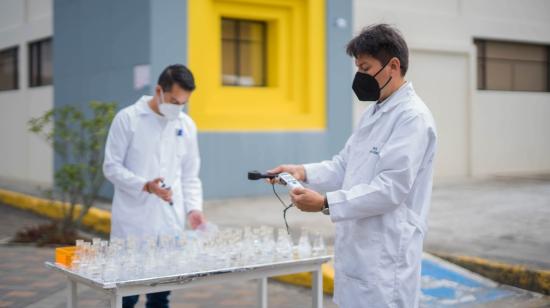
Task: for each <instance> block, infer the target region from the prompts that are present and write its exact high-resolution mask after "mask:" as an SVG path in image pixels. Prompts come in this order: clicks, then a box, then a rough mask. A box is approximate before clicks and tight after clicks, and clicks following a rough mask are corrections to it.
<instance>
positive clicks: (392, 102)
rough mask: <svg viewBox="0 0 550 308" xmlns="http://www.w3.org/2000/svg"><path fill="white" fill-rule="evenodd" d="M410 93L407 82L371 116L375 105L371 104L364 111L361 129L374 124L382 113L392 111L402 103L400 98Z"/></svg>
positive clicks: (409, 84) (410, 88)
mask: <svg viewBox="0 0 550 308" xmlns="http://www.w3.org/2000/svg"><path fill="white" fill-rule="evenodd" d="M412 91H414V89H413V86H412V83H411V82H409V81H407V82H405V83H404V84H403V85H402V86H401V87H400V88H399V89H397V91H395V92H394V93H392V95H390V96H389V97H388V98H386V99H385V100H384V101H383V102H381V103H380V104H382V106H381V107H380V109H379V110H378V111H377V112H376V113H375V114H372V111H373V109H374V105H375V104H372V105H371V106H370V108H367V110H366V111H365V112H366V113H367V114H366V115H365V116H366V117H365V121H364V123H362V124H361V128H363V127H366V126H369V125H372V124H373V123H375V122H376V120H378V119H379V118H380V117H381V116H382V115H383V114H384V113H386V112H388V111H390V110H392V109H393V108H395V107H396V106H397V105H398V104H399V103H400V102H402V98H404V97H406V96H407V95H409V94H410V93H411V92H412Z"/></svg>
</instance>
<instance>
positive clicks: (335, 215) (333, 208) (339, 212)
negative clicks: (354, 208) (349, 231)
mask: <svg viewBox="0 0 550 308" xmlns="http://www.w3.org/2000/svg"><path fill="white" fill-rule="evenodd" d="M326 196H327V202H328V208H329V214H330V220H331V221H332V222H337V221H340V220H342V219H343V216H344V213H343V211H344V207H345V206H344V205H343V204H341V199H342V198H341V197H340V193H339V192H338V191H332V192H327V194H326Z"/></svg>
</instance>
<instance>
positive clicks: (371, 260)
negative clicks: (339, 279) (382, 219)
mask: <svg viewBox="0 0 550 308" xmlns="http://www.w3.org/2000/svg"><path fill="white" fill-rule="evenodd" d="M363 230H367V232H366V233H367V234H366V235H365V236H364V237H363V238H354V239H353V240H354V241H355V242H349V243H346V244H347V245H348V246H352V247H348V251H349V254H350V255H349V257H348V258H346V259H347V260H348V262H347V263H345V264H342V266H343V268H342V272H343V274H344V276H346V277H348V278H349V279H352V280H356V281H362V282H363V285H364V286H365V287H368V286H370V285H373V284H374V283H376V282H377V280H378V278H379V274H378V273H379V267H380V233H378V232H376V231H371V232H369V231H370V230H369V228H368V227H365V228H363Z"/></svg>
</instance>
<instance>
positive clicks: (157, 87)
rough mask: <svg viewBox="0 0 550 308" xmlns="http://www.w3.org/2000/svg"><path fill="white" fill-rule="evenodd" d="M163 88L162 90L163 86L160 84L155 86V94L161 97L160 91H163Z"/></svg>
mask: <svg viewBox="0 0 550 308" xmlns="http://www.w3.org/2000/svg"><path fill="white" fill-rule="evenodd" d="M161 90H162V88H161V87H160V86H159V85H157V86H156V87H155V94H156V95H157V96H159V97H160V91H161Z"/></svg>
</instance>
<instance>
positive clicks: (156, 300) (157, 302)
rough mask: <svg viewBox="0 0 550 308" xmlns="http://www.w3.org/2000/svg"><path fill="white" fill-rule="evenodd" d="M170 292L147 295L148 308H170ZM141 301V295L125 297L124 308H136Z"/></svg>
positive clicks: (146, 305) (123, 300)
mask: <svg viewBox="0 0 550 308" xmlns="http://www.w3.org/2000/svg"><path fill="white" fill-rule="evenodd" d="M169 295H170V291H166V292H158V293H149V294H147V295H146V297H147V302H146V303H145V307H146V308H168V307H169V305H168V303H169V302H170V301H169V300H168V296H169ZM138 300H139V295H132V296H124V297H123V298H122V308H134V306H135V305H136V304H137V302H138Z"/></svg>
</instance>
